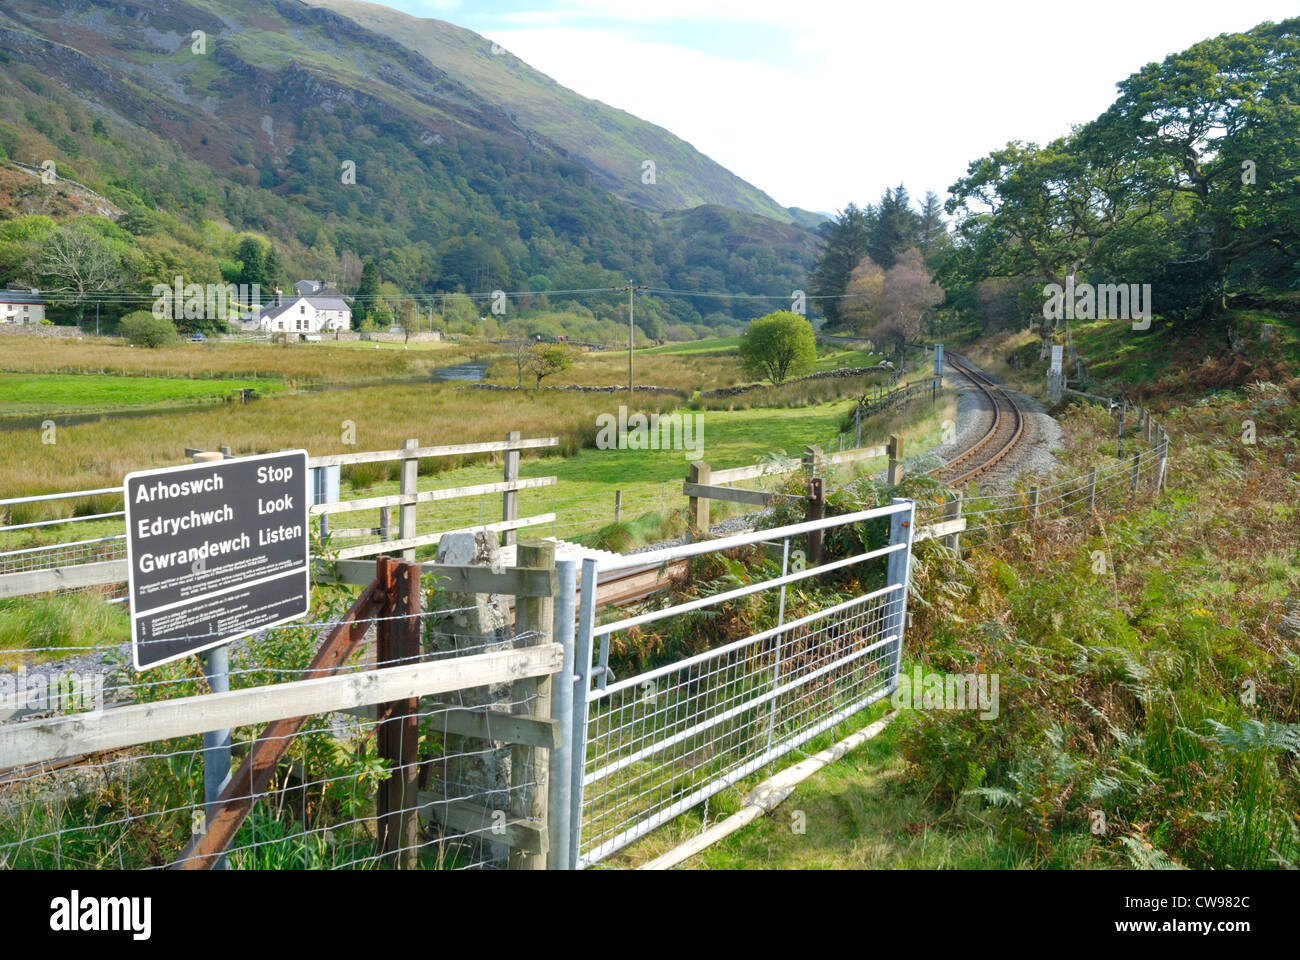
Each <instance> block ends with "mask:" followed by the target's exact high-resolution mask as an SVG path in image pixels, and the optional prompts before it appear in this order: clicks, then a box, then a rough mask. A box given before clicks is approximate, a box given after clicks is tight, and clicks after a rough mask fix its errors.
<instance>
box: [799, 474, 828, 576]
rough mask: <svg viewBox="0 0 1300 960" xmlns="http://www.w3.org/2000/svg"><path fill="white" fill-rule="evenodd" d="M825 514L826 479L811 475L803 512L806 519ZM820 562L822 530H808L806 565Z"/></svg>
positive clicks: (816, 518) (817, 518)
mask: <svg viewBox="0 0 1300 960" xmlns="http://www.w3.org/2000/svg"><path fill="white" fill-rule="evenodd" d="M825 515H826V481H825V480H824V479H823V478H821V477H813V478H812V479H810V480H809V481H808V506H807V510H806V512H805V514H804V519H806V520H820V519H821V518H822V517H824V516H825ZM821 562H822V531H820V530H809V531H808V566H810V567H816V566H820V565H821Z"/></svg>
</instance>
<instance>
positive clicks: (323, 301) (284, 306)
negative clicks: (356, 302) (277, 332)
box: [258, 296, 352, 320]
mask: <svg viewBox="0 0 1300 960" xmlns="http://www.w3.org/2000/svg"><path fill="white" fill-rule="evenodd" d="M299 300H306V301H307V302H308V303H310V304H311V305H312V306H313V307H315V308H316V309H317V310H348V311H351V309H352V308H351V307H349V306H348V304H347V301H346V300H344V299H343V297H342V296H336V297H285V298H284V299H283V300H281V302H280V305H279V306H276V305H275V304H273V303H272V304H269V305H267V306H265V307H263V308H262V312H261V313H260V314H258V320H274V319H275V318H276V317H279V316H280V315H281V314H283V313H287V312H288V310H289V308H290V307H292V306H293V305H294V304H295V303H297V302H298V301H299Z"/></svg>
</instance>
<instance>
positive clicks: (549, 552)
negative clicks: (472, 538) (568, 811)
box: [510, 540, 557, 870]
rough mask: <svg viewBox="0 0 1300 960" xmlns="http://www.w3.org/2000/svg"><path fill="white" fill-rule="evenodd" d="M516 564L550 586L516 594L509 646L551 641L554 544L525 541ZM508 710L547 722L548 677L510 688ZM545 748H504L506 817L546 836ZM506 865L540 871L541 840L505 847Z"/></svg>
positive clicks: (542, 859) (542, 864) (543, 852)
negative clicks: (537, 593) (533, 846)
mask: <svg viewBox="0 0 1300 960" xmlns="http://www.w3.org/2000/svg"><path fill="white" fill-rule="evenodd" d="M517 565H518V566H520V567H540V568H542V569H544V570H548V571H549V572H550V576H551V589H550V591H549V595H548V596H545V597H519V598H517V599H516V600H515V648H516V649H518V648H520V647H532V646H537V645H539V644H543V643H550V642H551V635H552V632H553V630H554V625H555V592H556V589H557V582H556V571H555V544H554V543H551V542H548V541H544V540H543V541H525V542H522V543H520V544H519V546H518V558H517ZM510 701H511V704H512V707H511V711H510V712H511V713H514V714H517V715H520V716H525V717H533V718H536V719H543V720H549V719H550V717H551V678H550V677H549V676H547V677H530V678H529V679H527V680H516V681H515V682H514V683H513V684H511V686H510ZM549 771H550V751H549V750H547V749H545V748H543V747H536V746H528V745H526V744H519V743H516V744H515V745H514V746H513V747H512V748H511V751H510V816H511V819H514V820H529V821H532V822H534V823H536V824H538V825H539V828H540V829H539V831H538V836H539V838H541V839H542V840H543V841H544V840H545V839H546V837H547V829H546V801H547V796H548V794H549V792H550V784H549V782H548V780H547V777H548V775H549ZM510 869H512V870H545V869H546V844H545V843H544V842H543V843H542V844H541V849H540V850H536V851H531V852H530V851H527V850H523V849H520V848H519V847H518V846H511V848H510Z"/></svg>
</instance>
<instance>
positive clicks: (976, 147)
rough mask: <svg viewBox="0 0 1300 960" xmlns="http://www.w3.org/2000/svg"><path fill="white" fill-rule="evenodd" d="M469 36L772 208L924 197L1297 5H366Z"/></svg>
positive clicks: (782, 0)
mask: <svg viewBox="0 0 1300 960" xmlns="http://www.w3.org/2000/svg"><path fill="white" fill-rule="evenodd" d="M382 2H386V3H387V4H388V5H389V6H392V7H395V8H397V9H400V10H404V11H406V12H407V13H410V14H414V15H416V16H422V17H436V18H438V19H442V20H449V21H451V22H452V23H455V24H458V25H459V26H462V27H467V28H469V29H471V30H474V31H476V32H478V33H481V34H483V35H484V36H486V37H487V38H488V39H490V40H492V41H494V42H496V43H499V44H501V45H502V46H504V47H506V48H507V49H508V50H509V51H510V52H511V53H513V54H515V55H516V56H518V57H520V58H521V59H523V60H524V61H526V62H527V63H529V64H531V65H532V66H534V67H536V68H537V69H539V70H541V71H542V72H544V73H546V74H549V75H550V76H551V77H554V78H555V79H556V80H557V81H559V82H560V83H562V84H564V85H565V86H567V87H571V88H572V89H574V90H576V91H578V92H579V93H581V94H583V95H584V96H587V97H591V98H593V99H596V100H601V101H603V102H605V103H608V104H611V105H612V106H616V107H620V108H622V109H624V110H627V111H629V112H630V113H633V114H635V115H636V116H638V117H641V118H643V119H645V120H649V121H651V122H652V123H656V124H659V125H660V126H663V127H666V128H667V129H669V130H671V131H672V132H673V133H675V134H677V135H678V136H679V137H682V138H683V139H684V140H686V141H688V142H689V143H691V144H692V145H693V146H695V147H696V148H697V149H699V150H701V151H703V152H704V153H706V154H708V155H709V156H710V157H712V158H713V159H714V160H716V161H718V162H719V163H721V164H722V165H723V166H725V167H727V168H728V169H729V170H731V171H732V172H734V173H736V174H737V175H738V176H740V177H743V178H744V179H745V180H748V181H749V182H750V183H753V184H755V185H756V186H758V187H759V188H761V189H763V190H765V191H766V192H767V193H769V194H771V195H772V196H773V197H774V198H775V199H776V200H777V201H778V202H779V203H781V204H782V205H783V206H800V207H806V208H808V209H811V210H820V211H825V212H834V211H836V210H839V209H841V208H842V207H843V206H844V205H845V204H846V203H848V202H850V201H853V202H855V203H858V204H862V203H866V202H871V201H874V200H875V199H876V198H877V197H878V196H879V195H880V193H881V191H882V190H884V188H885V187H887V186H891V185H894V184H897V183H899V182H900V181H902V182H905V183H906V184H907V186H908V189H909V190H910V191H911V192H912V193H913V194H914V195H915V196H917V197H920V196H921V195H923V194H924V192H925V191H926V190H934V191H936V192H938V193H940V194H941V195H942V194H943V193H944V191H945V190H946V188H947V187H948V185H949V184H951V183H952V182H953V181H954V180H955V179H956V178H957V177H959V176H961V175H962V174H963V173H964V172H965V169H966V165H967V164H968V163H969V162H970V161H971V160H973V159H975V158H976V157H979V156H981V155H983V154H985V153H987V152H988V151H989V150H991V149H993V148H995V147H998V146H1001V145H1002V144H1004V143H1006V142H1007V141H1008V140H1030V141H1035V142H1038V143H1043V142H1046V141H1048V140H1050V139H1052V138H1054V137H1056V136H1059V135H1061V134H1063V133H1066V132H1067V131H1068V130H1069V128H1070V126H1071V124H1077V123H1083V122H1086V121H1088V120H1091V119H1092V118H1093V117H1095V116H1096V115H1097V114H1099V113H1101V112H1102V111H1103V110H1104V109H1105V108H1106V107H1107V106H1108V105H1109V104H1110V102H1111V101H1112V100H1113V99H1114V95H1115V83H1116V82H1117V81H1119V80H1121V79H1123V78H1124V77H1126V76H1128V75H1129V74H1131V73H1133V72H1134V71H1136V70H1137V69H1138V68H1140V67H1141V66H1142V65H1143V64H1146V63H1149V62H1151V61H1155V60H1161V59H1163V58H1164V57H1165V55H1166V54H1169V53H1172V52H1174V51H1177V50H1182V49H1184V48H1186V47H1188V46H1190V45H1191V44H1193V43H1195V42H1196V41H1198V40H1201V39H1204V38H1206V37H1209V36H1214V35H1217V34H1220V33H1227V32H1236V31H1240V30H1246V29H1248V28H1250V27H1252V26H1254V25H1255V24H1257V23H1261V22H1263V21H1265V20H1275V21H1276V20H1281V19H1284V18H1285V17H1287V16H1294V15H1295V14H1296V13H1297V12H1300V10H1298V9H1297V7H1298V6H1300V5H1298V4H1297V3H1296V0H1175V2H1170V0H1088V2H1081V3H1053V2H1051V0H1006V2H997V0H994V2H992V3H988V2H980V0H955V2H950V0H889V2H883V3H882V2H875V0H865V2H851V0H849V2H835V0H554V2H547V0H534V2H529V0H382Z"/></svg>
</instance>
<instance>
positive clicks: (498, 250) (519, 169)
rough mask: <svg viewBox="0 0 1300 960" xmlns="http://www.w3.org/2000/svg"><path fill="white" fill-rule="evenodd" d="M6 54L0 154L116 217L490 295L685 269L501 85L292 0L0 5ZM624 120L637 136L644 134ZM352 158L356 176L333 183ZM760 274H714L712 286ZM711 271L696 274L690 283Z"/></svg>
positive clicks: (1, 52)
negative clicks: (74, 189)
mask: <svg viewBox="0 0 1300 960" xmlns="http://www.w3.org/2000/svg"><path fill="white" fill-rule="evenodd" d="M196 30H201V31H203V32H204V37H203V44H202V46H203V50H202V51H201V52H199V51H198V50H197V49H196V42H195V41H194V40H193V39H192V38H193V33H194V31H196ZM462 33H464V32H463V31H462ZM466 36H473V35H472V34H466ZM462 39H463V38H462ZM488 55H489V56H490V54H488ZM0 62H2V63H3V66H4V69H3V71H2V72H0V153H2V154H3V155H4V156H6V157H8V158H10V159H13V160H15V161H18V162H21V163H25V164H29V165H33V166H39V165H40V164H41V163H43V162H44V161H46V160H49V159H52V160H54V161H55V162H56V163H57V165H58V169H59V172H60V176H62V177H67V178H71V179H74V180H77V181H79V182H81V183H83V184H85V185H86V186H87V187H89V188H90V189H92V190H94V191H95V192H96V193H98V194H102V195H103V196H104V197H106V198H107V199H108V200H109V201H111V202H112V203H113V204H115V205H116V206H117V207H118V208H120V209H122V210H124V211H128V212H131V211H137V212H140V211H143V213H144V214H147V215H148V216H149V217H156V216H164V217H170V218H176V219H178V220H180V221H181V222H183V223H185V224H186V225H187V226H189V227H191V228H194V229H201V228H202V225H203V223H204V222H206V221H210V222H212V223H215V224H217V225H220V226H223V227H227V228H230V229H234V230H247V231H256V232H260V233H263V234H265V235H266V236H268V237H269V238H271V239H272V240H273V241H274V242H275V244H276V246H277V247H279V248H280V252H281V255H282V259H283V261H284V262H285V264H286V266H287V267H288V268H289V270H290V272H291V273H294V274H297V275H318V274H321V275H335V276H339V277H341V278H343V280H344V282H345V285H346V282H347V281H348V280H349V279H351V280H355V272H356V271H358V270H359V263H360V262H362V261H365V260H370V259H373V260H375V261H376V263H377V264H378V266H379V268H380V272H381V274H382V276H383V278H384V280H385V281H391V282H392V283H393V284H395V285H396V286H397V287H398V288H399V289H401V290H404V291H411V292H425V293H433V292H438V291H455V290H465V291H472V292H484V291H490V290H492V289H525V288H527V289H534V290H545V289H566V288H590V287H610V286H613V285H615V284H621V283H623V282H625V281H626V279H627V278H629V277H632V278H635V279H637V280H638V281H640V282H644V283H648V284H651V285H654V286H667V285H669V282H670V277H671V276H672V274H673V270H674V268H675V266H676V265H677V264H679V263H685V264H687V265H689V256H688V255H686V254H684V253H683V251H682V249H681V246H680V242H679V240H678V239H677V238H676V237H675V236H674V234H673V232H672V231H671V230H669V229H666V227H665V226H664V225H663V224H661V223H660V222H659V221H658V218H657V216H655V215H653V214H652V213H650V212H648V211H646V210H643V209H641V208H639V207H637V206H635V205H633V204H632V203H629V202H627V200H625V199H624V198H622V197H620V196H617V195H615V194H614V193H612V192H611V191H610V190H609V189H607V188H606V185H605V184H604V183H603V182H602V178H604V179H606V180H607V179H608V177H607V175H606V174H604V173H600V172H599V171H593V170H592V169H591V168H590V166H589V165H587V164H586V163H584V162H582V161H581V160H580V158H576V157H574V156H573V155H571V154H570V152H569V150H568V149H567V148H566V146H565V145H564V144H562V143H559V142H556V141H555V140H553V139H551V138H550V137H549V136H548V134H547V132H545V131H544V130H539V129H534V128H533V127H532V126H530V125H528V124H527V123H525V122H523V121H521V120H520V119H518V116H517V114H518V111H516V110H515V108H514V107H511V108H510V110H507V109H505V108H503V107H502V106H501V104H500V103H498V102H497V100H496V99H495V97H496V96H499V91H498V92H496V93H494V92H493V91H492V90H480V89H478V88H476V87H475V86H473V85H471V84H469V83H466V82H464V81H462V79H460V78H459V75H458V73H454V72H452V71H451V70H448V69H444V68H443V66H442V65H439V64H435V63H431V62H430V61H429V60H428V59H426V58H425V57H424V56H421V55H420V54H419V53H417V52H415V51H414V50H413V49H411V48H409V47H407V46H404V45H402V44H399V43H397V42H396V41H394V40H392V39H389V38H388V37H386V36H382V35H380V34H379V33H376V32H372V31H370V30H368V29H366V28H365V27H363V26H361V25H359V24H357V23H356V22H354V21H353V20H351V19H348V18H347V17H344V16H341V15H339V14H337V13H335V12H332V11H330V10H326V9H322V8H317V7H312V6H308V5H307V4H304V3H301V2H298V0H240V2H238V3H227V2H221V3H218V2H216V0H178V2H174V3H168V4H166V5H162V6H157V7H152V6H151V7H141V6H139V5H136V4H130V3H124V2H115V0H65V2H59V3H55V4H51V3H44V2H35V0H16V2H13V3H7V4H6V5H5V6H4V8H3V9H0ZM449 66H451V65H450V64H449ZM516 69H517V70H518V71H520V73H519V75H520V76H525V77H528V78H530V81H534V82H535V83H536V84H541V81H542V80H543V79H545V78H541V75H540V74H537V73H536V72H535V71H531V72H527V73H525V72H523V71H525V70H526V69H527V68H525V67H524V66H523V65H522V64H520V65H518V67H517V68H516ZM547 83H549V81H547ZM552 86H554V85H553V84H552ZM556 89H559V88H558V87H557V88H556ZM575 96H576V95H575ZM579 99H580V98H579ZM557 102H558V101H557ZM556 109H559V107H558V106H557V107H556ZM589 109H591V110H594V109H596V107H595V106H591V107H590V108H589ZM601 109H604V108H601ZM612 113H613V112H612V111H611V115H612ZM602 116H603V114H602ZM627 122H628V124H629V125H630V126H629V129H635V130H638V131H641V133H638V136H641V135H642V133H644V131H654V130H657V128H651V127H650V126H649V125H640V126H637V124H636V123H633V121H632V118H630V117H629V118H627ZM645 135H646V136H649V135H650V134H648V133H646V134H645ZM655 136H661V137H663V138H668V139H665V140H664V141H663V142H664V143H668V142H670V140H671V139H672V138H671V135H669V134H666V132H663V131H658V133H656V134H655ZM628 142H629V143H633V142H634V141H633V140H629V141H628ZM674 142H675V143H676V144H678V145H679V147H680V149H681V150H682V151H687V152H689V154H690V155H691V156H693V157H694V158H695V160H694V161H692V162H694V163H696V164H697V165H698V166H699V168H700V169H702V170H707V171H710V176H711V177H714V178H715V179H716V181H717V182H718V183H720V184H721V183H726V182H728V178H730V180H731V181H734V183H732V184H731V187H730V189H732V190H733V191H734V192H733V193H732V194H731V195H730V199H732V200H734V202H736V203H745V204H748V205H749V206H751V207H753V206H756V205H757V206H762V205H763V204H761V203H760V202H759V200H757V199H755V198H756V197H763V195H762V194H760V193H758V192H757V191H754V190H752V188H747V185H743V184H742V182H741V181H739V180H737V179H736V178H734V177H731V175H730V174H727V172H726V171H724V170H722V169H721V168H720V167H717V165H716V164H712V162H711V161H707V159H706V158H703V157H702V156H700V155H699V154H696V153H694V152H693V151H690V150H689V148H688V147H687V146H686V145H685V144H682V143H681V142H680V141H674ZM638 149H639V148H638ZM686 155H687V153H682V156H686ZM350 170H355V183H348V182H345V181H346V180H347V176H346V175H347V174H348V173H349V171H350ZM742 187H746V188H747V190H748V192H746V189H742ZM692 190H694V191H695V193H694V194H693V196H694V197H695V198H696V199H698V198H699V197H701V196H709V197H713V196H720V195H719V194H718V193H717V191H712V188H708V189H706V188H705V187H703V186H701V187H699V188H698V189H697V188H695V187H693V188H692ZM710 191H712V192H710ZM723 194H725V191H723ZM747 198H748V199H747ZM763 199H767V198H765V197H763ZM6 212H7V213H8V214H9V215H13V214H17V213H24V212H29V210H24V209H22V208H21V205H19V206H18V207H17V208H15V207H13V206H11V207H10V208H9V209H8V210H7V211H6ZM768 212H769V213H770V214H771V216H772V217H773V218H775V219H776V220H780V221H781V222H780V223H775V222H773V223H772V226H779V227H782V228H784V229H787V230H793V231H799V232H800V233H802V234H803V235H804V238H806V239H801V240H800V242H798V243H796V244H793V245H787V246H786V247H783V251H784V252H783V254H781V255H780V256H782V257H784V259H781V260H780V261H779V263H777V266H778V267H779V268H780V271H779V273H780V274H781V275H782V276H783V277H784V276H786V275H789V276H797V275H801V274H802V272H803V270H804V269H805V268H806V267H807V266H808V265H809V264H810V263H811V253H810V251H811V250H812V243H813V242H814V241H813V238H814V236H815V235H814V234H812V233H811V232H809V231H804V230H803V228H801V227H796V226H793V225H791V224H789V220H790V215H789V214H788V213H787V212H785V211H784V210H782V208H780V207H777V206H775V204H771V210H770V211H768ZM751 217H752V219H750V220H748V221H746V222H747V227H746V229H747V230H748V231H749V233H750V234H751V236H750V239H749V242H748V243H739V244H733V246H734V247H735V248H736V249H742V248H743V253H742V254H740V256H741V258H742V259H747V261H748V262H749V263H750V264H751V265H755V264H757V263H759V262H762V263H764V264H766V263H768V262H769V261H770V260H771V253H770V252H769V251H766V250H764V249H763V242H762V235H763V234H764V233H765V232H767V231H768V230H769V227H768V226H767V224H768V223H769V221H767V220H765V219H764V218H762V217H758V216H755V215H751ZM141 220H142V218H141V217H136V218H135V219H134V221H133V222H136V223H139V222H141ZM719 242H721V241H719ZM765 269H766V268H764V270H758V269H750V270H743V269H741V270H734V269H733V270H732V271H730V272H729V273H728V272H726V271H724V276H723V277H722V283H723V285H724V286H726V285H732V284H734V283H736V282H739V279H740V278H741V277H743V276H745V275H747V274H749V275H757V274H760V273H762V272H765ZM0 279H4V278H0ZM716 281H717V277H716V276H714V275H712V274H706V275H704V276H703V277H702V278H701V279H700V280H699V282H700V283H701V284H703V285H702V286H700V287H699V288H698V289H700V290H705V289H708V290H714V289H717V288H718V287H717V282H716ZM782 286H786V284H785V283H784V280H783V282H782ZM724 309H727V308H724ZM650 310H652V311H653V310H658V312H659V314H660V318H661V319H662V320H663V321H665V322H689V323H699V322H701V320H702V318H703V314H702V313H699V312H696V311H695V310H694V309H693V308H692V307H690V306H689V304H688V303H687V302H686V301H675V302H674V303H673V304H661V305H659V306H657V307H655V306H652V307H651V308H650ZM735 316H737V317H740V318H743V317H742V315H741V314H739V313H737V314H736V315H735Z"/></svg>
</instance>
